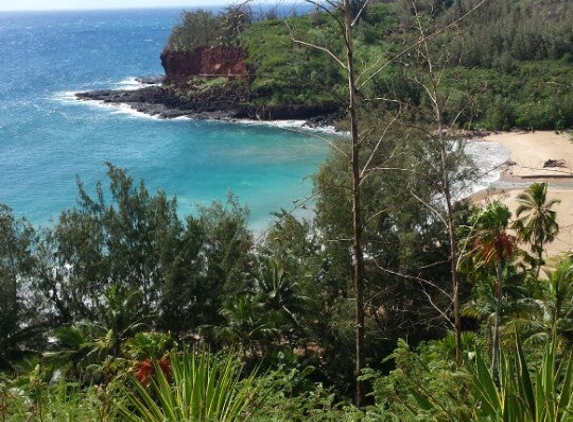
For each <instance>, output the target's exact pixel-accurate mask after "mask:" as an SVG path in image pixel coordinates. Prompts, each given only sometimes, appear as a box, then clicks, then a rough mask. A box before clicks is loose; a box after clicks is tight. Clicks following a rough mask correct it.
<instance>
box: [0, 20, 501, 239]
mask: <svg viewBox="0 0 573 422" xmlns="http://www.w3.org/2000/svg"><path fill="white" fill-rule="evenodd" d="M180 13H181V10H179V9H165V10H161V9H149V10H119V11H117V10H116V11H89V12H86V11H84V12H77V11H75V12H36V13H30V12H27V13H6V12H4V13H0V60H1V64H0V202H1V203H4V204H6V205H8V206H10V207H11V208H12V209H13V211H14V214H15V215H16V216H18V217H26V218H27V219H28V220H30V221H31V222H32V223H34V224H36V225H49V224H52V222H53V221H56V220H57V218H58V216H59V214H60V213H61V211H62V210H64V209H68V208H71V207H74V206H75V205H76V199H77V197H78V195H77V184H76V178H79V179H81V181H82V182H83V183H84V186H85V188H86V190H87V191H88V193H94V192H95V185H96V182H97V181H102V183H103V184H104V186H105V185H106V183H107V180H106V169H107V167H106V164H105V163H107V162H110V163H112V164H114V165H116V166H119V167H122V168H125V169H127V171H128V173H129V175H130V176H132V177H133V178H134V179H135V180H136V181H137V182H138V181H139V180H141V179H143V180H144V182H145V184H146V186H147V188H148V190H149V191H150V192H152V193H153V192H156V191H157V190H163V191H165V192H166V193H167V194H168V195H169V196H177V199H178V204H179V213H180V215H181V216H182V217H183V216H185V215H189V214H192V213H194V212H196V210H197V207H198V206H207V205H209V204H211V203H212V202H213V201H225V200H226V198H227V196H228V194H229V193H233V194H234V195H236V196H237V197H238V199H239V201H240V203H241V204H243V205H247V206H248V207H249V209H250V212H251V218H250V225H251V227H252V228H254V229H262V228H264V227H265V226H266V225H267V224H268V223H269V222H270V220H271V218H272V217H271V213H272V212H275V211H279V210H280V209H281V208H284V209H286V210H289V211H290V210H297V212H298V213H299V214H300V215H304V216H311V213H310V211H309V210H308V209H303V207H300V208H299V205H300V204H302V203H304V202H305V200H306V199H307V198H309V197H310V196H311V193H312V182H311V180H310V178H309V177H308V176H310V175H312V174H314V173H315V172H316V171H317V170H318V168H319V166H320V164H321V163H322V162H324V160H325V159H326V157H327V155H328V153H329V147H328V145H327V144H326V143H325V142H324V141H323V140H320V139H319V138H318V137H316V136H314V135H313V134H312V133H301V132H300V131H293V130H288V129H285V128H281V127H278V126H276V127H274V126H272V125H260V124H246V123H223V122H216V121H194V120H190V119H186V118H183V119H174V120H160V119H156V118H152V117H149V116H145V115H142V114H138V113H135V112H133V111H132V110H130V109H128V108H125V107H108V106H103V105H101V104H98V103H96V102H80V101H77V100H75V98H74V93H75V92H79V91H86V90H95V89H107V88H123V89H125V88H136V87H137V83H136V82H135V77H137V76H148V75H158V74H162V73H163V69H162V67H161V64H160V60H159V55H160V53H161V50H162V49H163V46H164V45H165V43H166V41H167V38H168V36H169V33H170V31H171V29H172V27H173V26H174V24H176V23H177V22H178V20H179V16H180ZM467 151H468V153H469V154H470V155H471V156H472V158H474V160H475V161H476V164H477V165H478V167H479V168H482V169H486V170H487V171H484V172H483V174H482V177H481V179H480V181H479V182H478V183H477V184H475V185H474V186H472V187H471V190H472V191H475V190H479V189H481V188H484V187H487V186H488V185H490V184H491V183H492V182H494V181H495V180H496V179H497V178H498V177H499V169H498V168H496V166H497V165H498V164H501V163H503V161H505V157H506V156H507V154H508V151H506V150H504V149H503V148H502V147H501V146H499V145H497V144H492V143H484V142H473V141H471V142H469V143H468V146H467ZM491 169H493V170H491Z"/></svg>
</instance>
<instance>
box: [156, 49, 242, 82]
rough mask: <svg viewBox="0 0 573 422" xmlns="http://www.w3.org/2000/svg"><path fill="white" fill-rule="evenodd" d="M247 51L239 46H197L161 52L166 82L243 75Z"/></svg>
mask: <svg viewBox="0 0 573 422" xmlns="http://www.w3.org/2000/svg"><path fill="white" fill-rule="evenodd" d="M246 59H247V53H246V51H245V50H244V49H243V48H241V47H199V48H196V49H195V50H193V51H189V52H169V51H164V52H163V53H162V54H161V65H162V66H163V69H165V76H166V79H167V82H174V83H177V84H181V83H185V82H187V81H188V80H189V79H191V78H193V77H196V76H199V77H219V76H227V77H245V76H247V75H248V69H247V64H246Z"/></svg>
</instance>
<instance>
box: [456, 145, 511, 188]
mask: <svg viewBox="0 0 573 422" xmlns="http://www.w3.org/2000/svg"><path fill="white" fill-rule="evenodd" d="M465 153H466V154H467V155H468V157H469V158H470V159H471V160H472V161H473V163H474V165H475V167H476V169H477V172H478V179H477V181H475V182H474V183H472V185H471V186H470V187H468V189H466V190H465V192H464V196H469V195H471V194H473V193H475V192H479V191H481V190H484V189H487V188H489V187H491V186H492V185H494V184H495V183H496V182H498V181H499V178H500V176H501V172H502V171H503V170H504V169H505V163H506V162H507V158H508V157H509V155H510V154H511V150H510V149H508V148H506V147H504V146H503V145H501V144H498V143H497V142H492V141H485V140H483V139H471V140H468V141H467V143H466V145H465Z"/></svg>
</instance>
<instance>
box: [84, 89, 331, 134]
mask: <svg viewBox="0 0 573 422" xmlns="http://www.w3.org/2000/svg"><path fill="white" fill-rule="evenodd" d="M135 80H136V81H139V80H138V78H135ZM139 83H140V87H136V88H130V89H101V90H94V91H79V92H74V94H73V97H74V99H75V100H76V101H94V102H98V103H101V104H104V105H110V106H121V105H124V106H127V107H129V108H130V109H132V110H134V111H136V112H138V113H143V114H145V115H148V116H151V117H155V118H158V119H176V118H189V119H193V120H215V121H222V122H231V123H236V122H247V123H249V122H261V123H265V122H270V123H272V122H278V121H287V122H295V126H305V127H307V128H309V129H321V128H328V129H329V131H331V128H333V127H334V123H335V122H336V121H337V120H339V119H340V117H341V114H340V113H341V112H340V107H339V105H338V104H334V103H325V104H320V105H305V104H277V105H272V106H258V105H254V104H252V103H251V102H250V100H249V97H248V92H247V91H246V90H245V88H244V87H238V88H237V87H234V88H232V89H228V90H223V91H221V92H219V91H218V90H214V92H203V93H201V92H195V93H194V95H192V96H190V97H189V98H182V97H180V96H179V95H177V92H175V91H172V90H171V89H169V88H166V87H164V86H162V85H159V84H155V83H145V82H139ZM301 121H304V122H305V124H304V125H301V124H300V123H299V122H301Z"/></svg>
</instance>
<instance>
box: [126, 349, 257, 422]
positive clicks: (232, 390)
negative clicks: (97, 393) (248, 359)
mask: <svg viewBox="0 0 573 422" xmlns="http://www.w3.org/2000/svg"><path fill="white" fill-rule="evenodd" d="M169 360H170V363H171V365H170V368H171V370H170V372H169V373H166V371H164V370H163V369H162V368H161V367H160V366H159V364H158V363H155V376H154V377H153V378H152V379H151V380H150V382H149V386H146V385H143V384H141V383H140V382H139V380H137V378H135V377H131V381H130V382H129V385H127V386H126V387H125V394H126V395H127V397H128V400H127V404H126V405H125V406H123V407H122V408H121V414H122V415H123V417H125V420H128V421H133V422H181V421H194V422H211V421H218V422H231V421H246V420H248V419H249V418H250V417H251V415H252V412H253V411H254V410H255V408H257V407H258V406H261V404H262V403H263V400H264V398H265V394H264V391H263V389H262V388H261V387H262V385H260V384H257V383H256V378H255V377H256V372H252V373H251V374H250V375H248V376H247V377H245V378H242V369H243V364H242V363H241V361H240V359H239V358H238V356H237V354H236V353H229V354H227V355H226V356H215V355H212V354H210V353H209V352H208V351H207V350H200V351H188V352H184V353H183V354H181V355H179V354H177V353H172V354H170V355H169Z"/></svg>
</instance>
